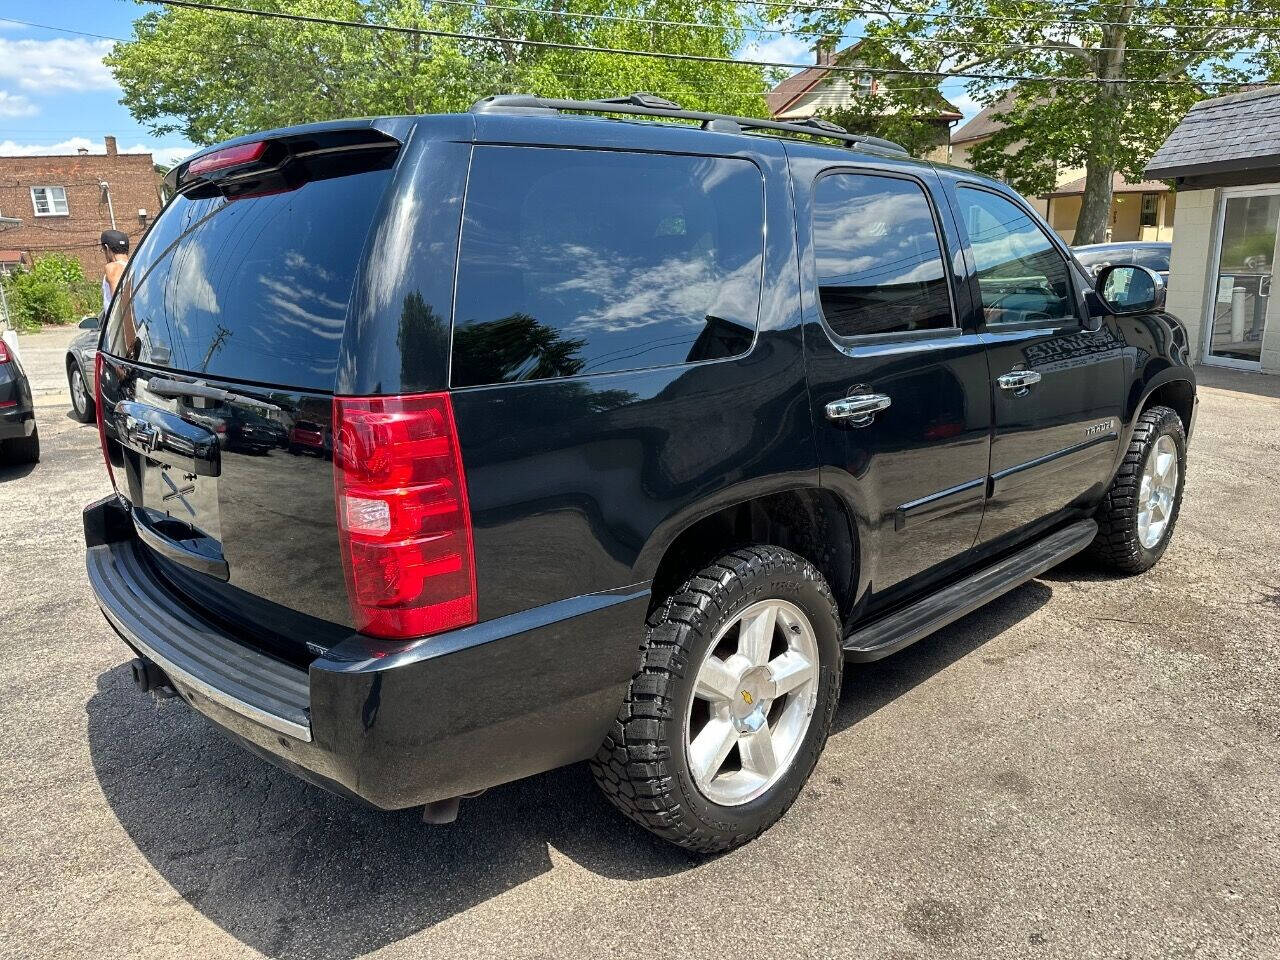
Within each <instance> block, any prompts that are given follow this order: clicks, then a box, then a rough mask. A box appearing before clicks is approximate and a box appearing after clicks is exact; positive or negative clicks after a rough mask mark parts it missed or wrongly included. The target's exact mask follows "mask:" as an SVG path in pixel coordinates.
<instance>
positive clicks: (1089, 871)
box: [0, 331, 1280, 960]
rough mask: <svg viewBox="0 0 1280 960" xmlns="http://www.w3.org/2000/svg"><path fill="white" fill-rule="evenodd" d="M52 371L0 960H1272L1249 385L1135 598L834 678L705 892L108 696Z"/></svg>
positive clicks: (2, 484)
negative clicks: (315, 776)
mask: <svg viewBox="0 0 1280 960" xmlns="http://www.w3.org/2000/svg"><path fill="white" fill-rule="evenodd" d="M68 339H70V334H69V332H66V331H60V332H56V333H46V334H40V335H34V336H27V337H24V339H23V356H24V359H25V360H26V362H27V365H28V367H29V368H30V369H32V370H34V371H35V380H36V384H35V386H36V387H37V391H38V393H39V403H40V406H39V409H38V419H39V427H40V433H41V438H42V443H43V452H44V458H43V460H42V461H41V463H40V464H39V465H38V466H36V467H35V468H33V469H31V468H20V469H15V468H0V784H3V787H2V788H0V829H2V831H3V838H4V842H3V844H2V845H0V889H3V891H4V893H3V894H2V895H0V956H3V957H58V958H72V957H93V958H103V957H125V956H129V957H181V958H191V957H218V958H221V957H252V956H261V955H266V956H270V957H280V958H302V957H317V958H331V960H346V958H351V957H356V956H362V955H365V954H371V953H376V954H377V955H378V956H380V957H435V956H440V957H445V956H455V957H467V958H472V957H568V958H576V957H590V958H599V957H604V956H619V957H643V958H646V960H650V958H665V957H695V956H696V957H709V956H715V957H734V958H738V957H742V958H747V957H751V958H758V957H781V956H796V957H800V956H805V957H809V956H811V957H826V956H846V957H867V958H878V960H881V958H890V957H896V958H907V957H975V958H979V957H980V958H1000V957H1062V958H1079V957H1153V958H1154V957H1159V958H1172V957H1206V958H1208V957H1223V958H1227V957H1230V958H1239V957H1258V958H1264V957H1277V956H1280V812H1278V811H1280V658H1278V656H1277V653H1278V652H1280V532H1277V518H1280V378H1274V379H1269V378H1265V377H1262V376H1260V375H1246V374H1225V373H1222V372H1218V371H1212V370H1204V371H1202V378H1203V383H1202V390H1201V397H1202V404H1201V413H1200V421H1199V426H1198V434H1197V436H1196V437H1195V440H1194V442H1193V444H1192V447H1191V458H1190V470H1189V478H1188V483H1187V488H1186V500H1185V505H1184V508H1183V512H1182V517H1181V520H1180V522H1179V526H1178V529H1177V532H1176V535H1175V539H1174V542H1173V545H1172V546H1171V548H1170V550H1169V552H1168V554H1167V555H1166V556H1165V558H1164V560H1163V561H1162V562H1161V564H1160V565H1159V566H1157V567H1156V568H1155V569H1154V570H1153V571H1151V572H1150V573H1148V574H1146V575H1143V576H1140V577H1136V578H1132V579H1110V578H1103V577H1099V576H1098V575H1096V574H1094V573H1093V572H1092V571H1091V570H1090V569H1089V568H1088V567H1087V566H1083V565H1081V564H1077V563H1073V564H1070V565H1068V566H1067V567H1065V568H1059V569H1057V570H1054V571H1051V572H1050V573H1049V574H1048V575H1047V576H1045V577H1043V578H1041V579H1038V580H1035V581H1032V582H1031V583H1029V584H1027V585H1025V586H1023V587H1021V588H1020V589H1018V590H1016V591H1014V592H1012V593H1010V594H1008V595H1007V596H1006V597H1004V598H1003V599H1001V600H999V601H997V602H996V603H994V604H992V605H990V606H989V607H987V608H986V609H984V610H982V611H979V612H978V613H976V614H974V615H972V616H969V617H967V618H966V619H964V620H962V621H960V622H959V623H957V624H955V625H954V626H952V627H951V628H949V629H947V630H946V631H944V632H942V633H940V634H938V635H936V636H934V637H932V638H929V639H927V640H925V641H923V642H921V643H920V644H918V645H917V646H915V647H913V648H911V649H909V650H907V651H905V652H904V653H902V654H899V655H898V656H896V657H893V658H890V659H888V660H886V661H882V662H881V663H878V664H875V665H872V666H869V667H862V668H858V669H856V670H850V672H849V673H848V675H847V677H846V681H845V686H844V692H843V699H842V702H841V708H840V711H839V714H838V717H837V722H836V730H835V732H834V734H833V736H832V738H831V741H830V743H829V745H828V747H827V750H826V753H825V754H824V755H823V757H822V759H821V761H820V762H819V765H818V768H817V770H816V771H815V774H814V777H813V779H812V781H811V783H810V785H809V786H808V788H807V789H806V790H805V791H804V793H803V795H802V796H801V798H800V800H799V801H798V802H797V804H796V806H795V807H794V808H793V809H792V810H791V812H790V813H789V814H788V815H787V816H786V817H785V818H784V819H783V820H782V821H781V822H780V823H779V824H778V825H777V826H776V827H774V828H773V829H772V830H770V831H769V832H768V833H767V834H765V836H764V837H762V838H761V839H760V840H758V841H756V842H755V843H752V844H750V845H749V846H747V847H745V848H743V849H741V850H738V851H736V852H734V853H731V854H728V855H726V856H723V857H719V858H717V859H711V860H703V859H699V858H696V857H692V856H689V855H686V854H684V853H682V852H680V851H678V850H676V849H675V848H673V847H668V846H666V845H665V844H663V843H661V842H660V841H657V840H654V839H652V838H650V837H649V836H648V835H647V834H645V833H644V832H642V831H641V830H640V829H639V828H637V827H634V826H632V825H631V824H630V823H629V822H627V821H625V820H623V819H622V818H621V817H620V816H619V815H617V814H615V812H614V811H613V809H612V808H611V807H609V806H608V804H607V803H606V802H605V801H604V800H603V799H601V798H600V797H599V796H598V795H597V794H596V792H595V789H594V787H593V785H592V783H591V780H590V775H589V774H588V773H587V771H586V770H585V769H584V768H570V769H565V770H560V771H556V772H553V773H549V774H546V775H543V776H540V777H536V778H534V779H531V780H528V781H524V782H520V783H515V784H511V785H508V786H506V787H501V788H498V789H496V790H492V791H490V792H489V793H487V794H486V795H484V796H483V797H481V798H479V799H478V800H474V801H469V802H466V803H464V805H463V809H462V815H461V818H460V819H459V820H458V822H457V823H456V824H454V825H452V826H448V827H432V826H427V825H424V824H422V823H420V822H419V820H418V817H417V816H416V814H414V813H413V812H405V813H399V814H385V813H378V812H375V811H371V810H366V809H363V808H360V807H358V806H356V805H354V804H353V803H350V802H348V801H346V800H343V799H339V798H336V797H332V796H329V795H327V794H325V793H323V792H321V791H320V790H318V789H316V788H313V787H310V786H307V785H305V784H302V783H300V782H298V781H296V780H294V779H292V778H291V777H289V776H288V775H286V774H284V773H282V772H280V771H278V770H276V769H274V768H273V767H271V766H269V765H267V764H266V763H264V762H263V761H261V760H258V759H257V758H255V757H252V756H250V755H249V754H247V753H245V752H243V751H241V750H240V749H238V748H237V747H235V746H233V745H231V744H230V743H228V742H227V741H225V740H223V739H222V738H221V737H220V736H219V735H218V734H217V733H216V732H215V731H214V730H213V729H212V728H211V727H210V726H209V725H208V724H207V723H206V722H205V721H204V720H202V719H201V718H200V717H198V716H196V715H194V714H192V713H191V712H190V711H189V710H188V709H187V708H186V707H185V706H183V705H182V704H181V703H179V702H177V701H175V700H169V701H163V702H155V701H152V700H150V699H148V698H147V697H144V696H142V695H140V694H138V693H136V692H135V690H134V688H133V685H132V683H131V682H130V680H129V675H128V670H127V667H126V666H125V664H126V663H127V661H128V659H129V655H128V653H127V651H126V648H125V647H124V646H123V644H121V643H120V641H119V640H118V639H117V638H116V637H115V636H114V634H113V633H112V632H111V630H110V629H109V628H108V627H107V626H106V624H105V623H104V621H103V619H102V617H101V615H100V614H99V613H98V610H97V608H96V606H95V604H94V602H93V599H92V596H91V593H90V591H89V589H88V586H87V585H86V582H85V577H84V570H83V553H84V550H83V541H82V538H81V533H80V515H79V514H80V508H81V506H82V505H83V504H84V503H86V502H88V501H90V500H92V499H95V498H97V497H99V496H101V495H103V494H105V493H106V492H107V491H108V489H109V487H108V483H107V479H106V475H105V471H104V470H103V469H102V466H101V463H100V455H99V451H98V438H97V433H96V430H95V428H94V426H93V425H92V424H90V425H88V426H83V425H80V424H78V423H76V422H74V421H73V420H72V419H71V418H70V416H69V415H68V413H67V411H68V409H69V407H68V401H67V395H66V383H65V379H64V376H63V372H62V366H61V363H62V360H61V357H62V351H63V349H64V346H65V343H66V341H67V340H68ZM530 680H531V689H532V690H533V691H534V692H535V693H536V678H530Z"/></svg>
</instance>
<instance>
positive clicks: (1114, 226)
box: [1048, 192, 1174, 243]
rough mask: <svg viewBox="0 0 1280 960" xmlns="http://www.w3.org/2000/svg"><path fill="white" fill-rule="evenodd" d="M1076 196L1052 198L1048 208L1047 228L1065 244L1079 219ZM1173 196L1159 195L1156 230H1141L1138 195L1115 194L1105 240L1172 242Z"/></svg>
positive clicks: (1139, 199)
mask: <svg viewBox="0 0 1280 960" xmlns="http://www.w3.org/2000/svg"><path fill="white" fill-rule="evenodd" d="M1081 199H1082V198H1081V197H1080V195H1079V194H1073V195H1072V196H1068V197H1054V198H1053V202H1052V203H1051V204H1050V206H1049V217H1048V220H1049V226H1051V227H1053V229H1054V232H1055V233H1057V234H1058V236H1060V237H1061V238H1062V239H1063V240H1065V241H1066V242H1067V243H1071V242H1072V240H1073V238H1074V237H1075V232H1076V219H1077V218H1078V217H1079V216H1080V201H1081ZM1173 209H1174V195H1173V193H1172V192H1166V193H1164V194H1163V195H1162V199H1161V206H1160V207H1158V208H1157V214H1156V226H1154V227H1144V226H1142V194H1140V193H1118V194H1116V195H1115V197H1114V198H1112V200H1111V219H1110V221H1109V223H1108V235H1107V240H1108V241H1110V242H1112V243H1122V242H1124V241H1127V240H1172V239H1173Z"/></svg>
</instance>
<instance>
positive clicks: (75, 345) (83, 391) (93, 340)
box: [67, 316, 102, 423]
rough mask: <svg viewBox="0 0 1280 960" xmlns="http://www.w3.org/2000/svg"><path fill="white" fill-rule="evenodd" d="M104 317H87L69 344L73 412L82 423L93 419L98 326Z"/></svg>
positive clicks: (68, 368)
mask: <svg viewBox="0 0 1280 960" xmlns="http://www.w3.org/2000/svg"><path fill="white" fill-rule="evenodd" d="M101 325H102V318H101V317H98V316H92V317H85V318H83V319H82V320H81V321H80V329H81V330H83V331H84V332H83V333H81V334H80V335H78V336H77V337H76V338H75V339H74V340H72V341H71V343H70V344H69V345H68V346H67V386H69V387H70V388H71V414H72V416H74V417H75V418H76V419H77V420H79V421H80V422H81V423H88V422H89V421H91V420H92V419H93V415H94V404H93V364H94V359H95V357H96V356H97V353H98V328H99V327H100V326H101Z"/></svg>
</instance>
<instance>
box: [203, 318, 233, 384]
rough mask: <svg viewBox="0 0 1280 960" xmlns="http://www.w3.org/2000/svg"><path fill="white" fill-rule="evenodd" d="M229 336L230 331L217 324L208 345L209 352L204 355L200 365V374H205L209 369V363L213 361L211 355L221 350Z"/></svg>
mask: <svg viewBox="0 0 1280 960" xmlns="http://www.w3.org/2000/svg"><path fill="white" fill-rule="evenodd" d="M229 336H231V331H230V330H228V329H227V328H226V327H224V326H223V325H222V324H218V326H217V328H216V330H215V331H214V335H213V340H212V342H210V344H209V350H208V351H207V352H206V353H205V355H204V360H203V361H201V363H200V372H201V373H205V372H207V371H208V369H209V361H210V360H212V359H213V355H214V354H215V353H217V352H218V351H219V350H221V349H222V345H223V344H224V343H226V341H227V337H229Z"/></svg>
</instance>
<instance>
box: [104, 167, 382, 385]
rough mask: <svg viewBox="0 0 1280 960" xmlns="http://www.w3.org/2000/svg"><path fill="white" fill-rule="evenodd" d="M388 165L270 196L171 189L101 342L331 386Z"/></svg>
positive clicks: (143, 355)
mask: <svg viewBox="0 0 1280 960" xmlns="http://www.w3.org/2000/svg"><path fill="white" fill-rule="evenodd" d="M390 175H391V174H390V172H389V171H388V170H376V171H371V172H366V173H359V174H354V175H350V176H340V177H335V178H331V179H324V180H315V181H312V182H309V183H305V184H303V185H302V186H300V187H298V188H297V189H296V190H291V191H289V192H287V193H280V194H274V195H271V196H260V197H246V198H243V199H238V200H227V199H226V198H225V197H222V196H215V197H205V198H201V199H192V198H189V197H185V196H178V197H177V198H175V199H174V201H173V202H172V203H171V204H170V205H169V207H168V208H167V209H166V210H165V212H164V214H163V215H161V217H160V218H159V219H158V220H157V221H156V224H155V226H154V227H153V228H152V229H151V231H150V232H149V233H148V235H147V237H146V239H145V240H144V241H143V243H142V244H141V245H140V246H139V248H138V253H137V256H136V257H135V258H134V261H133V262H132V263H131V264H130V267H129V270H128V272H127V274H126V276H125V278H124V281H123V282H122V284H121V287H120V291H119V294H118V295H117V296H116V298H115V300H114V301H113V303H112V309H111V316H110V319H109V321H108V325H107V333H106V337H107V340H106V343H107V350H108V351H109V352H110V353H112V354H115V355H116V356H122V357H127V358H130V359H136V360H140V361H142V362H144V363H150V364H154V365H156V366H161V367H170V368H172V369H175V370H185V371H189V372H194V373H208V374H210V375H212V376H226V377H232V378H236V379H241V380H251V381H256V382H261V383H270V384H278V385H282V386H292V387H303V388H314V389H322V390H331V389H333V383H334V376H335V373H336V370H337V363H338V350H339V347H340V346H341V343H342V332H343V328H344V326H345V323H346V312H347V302H348V300H349V299H350V295H351V287H352V283H353V279H354V277H355V272H356V266H357V263H358V261H359V257H360V251H361V248H362V247H363V245H364V240H365V235H366V234H367V233H368V231H369V225H370V223H371V222H372V220H373V214H374V211H375V210H376V209H377V206H378V202H379V198H380V197H381V195H382V192H383V190H384V189H385V187H386V184H387V182H388V179H389V177H390Z"/></svg>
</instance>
